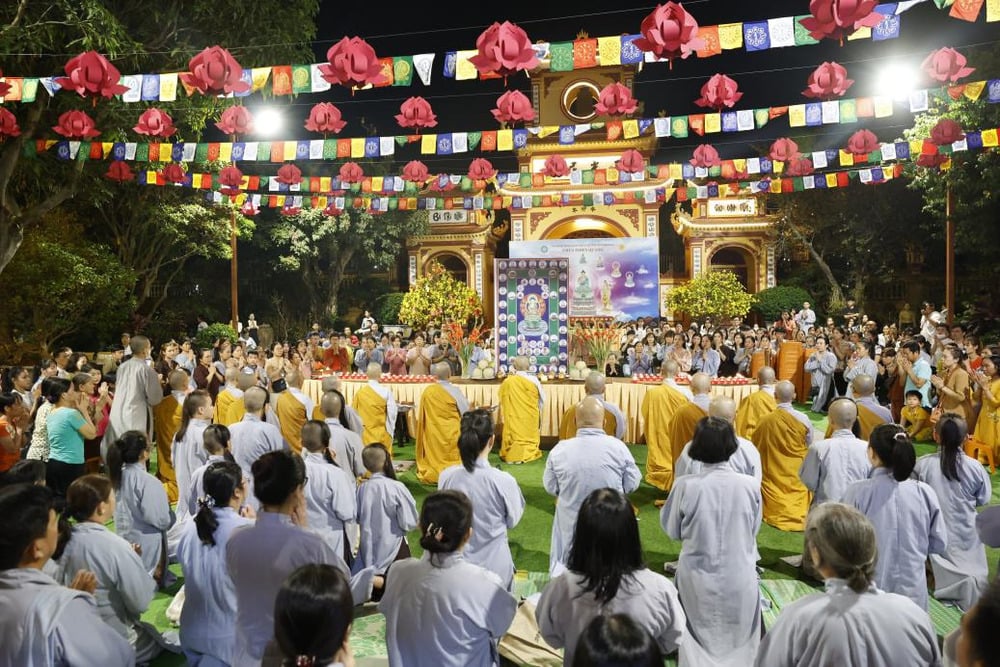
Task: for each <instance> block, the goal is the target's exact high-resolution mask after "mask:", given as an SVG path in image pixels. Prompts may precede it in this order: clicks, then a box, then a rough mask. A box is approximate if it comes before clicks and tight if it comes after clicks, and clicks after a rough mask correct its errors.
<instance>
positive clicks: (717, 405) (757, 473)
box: [674, 396, 763, 484]
mask: <svg viewBox="0 0 1000 667" xmlns="http://www.w3.org/2000/svg"><path fill="white" fill-rule="evenodd" d="M708 416H709V417H718V418H719V419H723V420H725V421H727V422H729V424H730V425H732V424H733V423H734V422H735V421H736V401H734V400H733V399H732V398H730V397H729V396H716V397H714V398H712V401H711V403H709V405H708ZM734 434H735V430H734ZM736 444H737V449H736V451H735V452H733V455H732V456H730V457H729V461H728V464H729V467H730V468H732V469H733V470H734V471H736V472H738V473H742V474H744V475H750V476H751V477H753V478H754V479H756V480H757V483H758V484H760V480H761V478H762V476H763V469H762V468H761V463H760V451H758V449H757V447H756V446H754V444H753V443H752V442H750V441H749V440H747V439H746V438H741V437H740V436H738V435H737V436H736ZM690 452H691V443H690V442H689V443H687V444H686V445H684V449H682V450H681V455H680V456H678V457H677V460H676V461H674V479H677V478H678V477H683V476H684V475H697V474H698V473H700V472H701V471H702V469H703V468H704V465H703V464H702V462H701V461H695V460H694V459H692V458H691V453H690Z"/></svg>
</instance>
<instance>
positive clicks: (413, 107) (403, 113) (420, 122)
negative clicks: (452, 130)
mask: <svg viewBox="0 0 1000 667" xmlns="http://www.w3.org/2000/svg"><path fill="white" fill-rule="evenodd" d="M396 122H397V123H399V126H400V127H408V128H417V129H419V128H422V127H434V126H435V125H437V116H435V115H434V110H433V109H431V104H430V102H428V101H427V100H425V99H424V98H422V97H411V98H409V99H408V100H406V101H405V102H403V104H402V105H400V107H399V113H398V114H396Z"/></svg>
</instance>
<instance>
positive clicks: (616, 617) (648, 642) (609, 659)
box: [572, 614, 664, 667]
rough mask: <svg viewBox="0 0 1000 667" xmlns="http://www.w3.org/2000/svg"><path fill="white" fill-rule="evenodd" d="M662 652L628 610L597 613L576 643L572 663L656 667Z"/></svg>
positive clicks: (579, 665)
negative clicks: (624, 612)
mask: <svg viewBox="0 0 1000 667" xmlns="http://www.w3.org/2000/svg"><path fill="white" fill-rule="evenodd" d="M663 659H664V655H663V652H662V651H661V649H660V646H659V644H657V643H656V641H654V640H653V638H652V637H651V636H650V634H649V632H647V631H646V629H645V628H643V627H642V626H641V625H639V624H638V623H636V622H635V621H634V620H633V619H632V617H631V616H629V615H628V614H612V615H605V614H598V615H597V616H595V617H594V620H592V621H591V622H590V623H588V624H587V627H586V628H584V630H583V633H582V634H581V635H580V639H579V641H578V642H577V645H576V653H575V654H574V656H573V665H572V667H608V666H610V665H614V667H660V666H661V665H662V664H663Z"/></svg>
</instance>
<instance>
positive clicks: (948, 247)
mask: <svg viewBox="0 0 1000 667" xmlns="http://www.w3.org/2000/svg"><path fill="white" fill-rule="evenodd" d="M954 213H955V197H954V195H953V194H952V192H951V186H950V185H949V186H948V191H947V194H946V195H945V205H944V228H945V250H944V252H945V269H944V272H945V277H944V283H945V284H944V290H945V307H946V308H947V309H948V318H947V320H948V327H949V328H951V324H952V321H953V320H954V317H955V222H954V220H953V219H952V216H953V215H954Z"/></svg>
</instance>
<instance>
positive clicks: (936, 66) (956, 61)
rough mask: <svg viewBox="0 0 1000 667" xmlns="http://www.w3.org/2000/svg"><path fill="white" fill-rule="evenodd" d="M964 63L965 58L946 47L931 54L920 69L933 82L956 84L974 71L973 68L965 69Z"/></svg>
mask: <svg viewBox="0 0 1000 667" xmlns="http://www.w3.org/2000/svg"><path fill="white" fill-rule="evenodd" d="M966 62H968V61H967V60H966V58H965V56H963V55H962V54H961V53H959V52H958V51H956V50H955V49H952V48H950V47H947V46H946V47H944V48H942V49H938V50H937V51H933V52H931V54H930V55H929V56H927V57H926V58H925V59H924V62H923V64H922V65H921V66H920V67H921V68H922V69H923V70H924V71H925V72H927V76H929V77H930V78H932V79H933V80H935V81H940V82H941V83H944V82H949V83H956V82H957V81H958V80H959V79H964V78H965V77H967V76H969V75H970V74H972V73H973V72H975V71H976V69H975V68H974V67H966V66H965V64H966Z"/></svg>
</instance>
